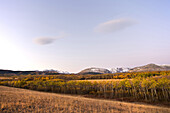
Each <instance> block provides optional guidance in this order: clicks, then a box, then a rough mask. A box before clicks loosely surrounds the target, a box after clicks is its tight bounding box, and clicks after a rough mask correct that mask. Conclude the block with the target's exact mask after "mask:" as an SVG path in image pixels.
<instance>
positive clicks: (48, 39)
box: [33, 34, 66, 45]
mask: <svg viewBox="0 0 170 113" xmlns="http://www.w3.org/2000/svg"><path fill="white" fill-rule="evenodd" d="M65 36H66V35H65V34H63V35H61V36H58V37H38V38H35V39H34V40H33V42H34V43H35V44H38V45H47V44H51V43H54V42H55V41H56V40H57V39H59V38H64V37H65Z"/></svg>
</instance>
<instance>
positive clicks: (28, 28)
mask: <svg viewBox="0 0 170 113" xmlns="http://www.w3.org/2000/svg"><path fill="white" fill-rule="evenodd" d="M169 6H170V1H169V0H140V1H139V0H130V1H127V0H84V1H82V0H0V51H1V53H0V62H1V65H0V68H1V69H13V70H44V69H56V70H64V71H69V72H78V71H80V70H82V69H84V68H87V67H103V68H108V69H110V68H114V67H134V66H139V65H144V64H148V63H156V64H170V60H169V58H170V7H169Z"/></svg>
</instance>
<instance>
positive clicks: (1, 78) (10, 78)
mask: <svg viewBox="0 0 170 113" xmlns="http://www.w3.org/2000/svg"><path fill="white" fill-rule="evenodd" d="M4 79H9V80H12V79H13V78H12V77H0V80H4Z"/></svg>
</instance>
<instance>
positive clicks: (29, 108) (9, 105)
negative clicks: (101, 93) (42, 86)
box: [0, 86, 170, 113]
mask: <svg viewBox="0 0 170 113" xmlns="http://www.w3.org/2000/svg"><path fill="white" fill-rule="evenodd" d="M6 112H13V113H18V112H30V113H31V112H42V113H48V112H52V113H53V112H54V113H60V112H61V113H80V112H81V113H126V112H138V113H143V112H145V113H146V112H147V113H156V112H159V113H168V112H170V109H169V108H163V107H157V106H151V105H140V104H132V103H125V102H117V101H108V100H98V99H90V98H84V97H80V96H68V95H61V94H54V93H45V92H38V91H31V90H26V89H19V88H12V87H5V86H0V113H6Z"/></svg>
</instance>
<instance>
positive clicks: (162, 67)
mask: <svg viewBox="0 0 170 113" xmlns="http://www.w3.org/2000/svg"><path fill="white" fill-rule="evenodd" d="M168 70H170V66H169V65H156V64H147V65H144V66H138V67H134V68H123V67H121V68H112V69H110V70H109V69H105V68H97V67H91V68H86V69H84V70H82V71H80V72H79V73H75V74H107V73H122V72H144V71H168ZM28 74H31V75H37V74H38V75H40V74H41V75H42V74H43V75H56V74H69V72H67V71H58V70H53V69H51V70H44V71H38V70H36V71H13V70H3V69H0V75H28Z"/></svg>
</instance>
